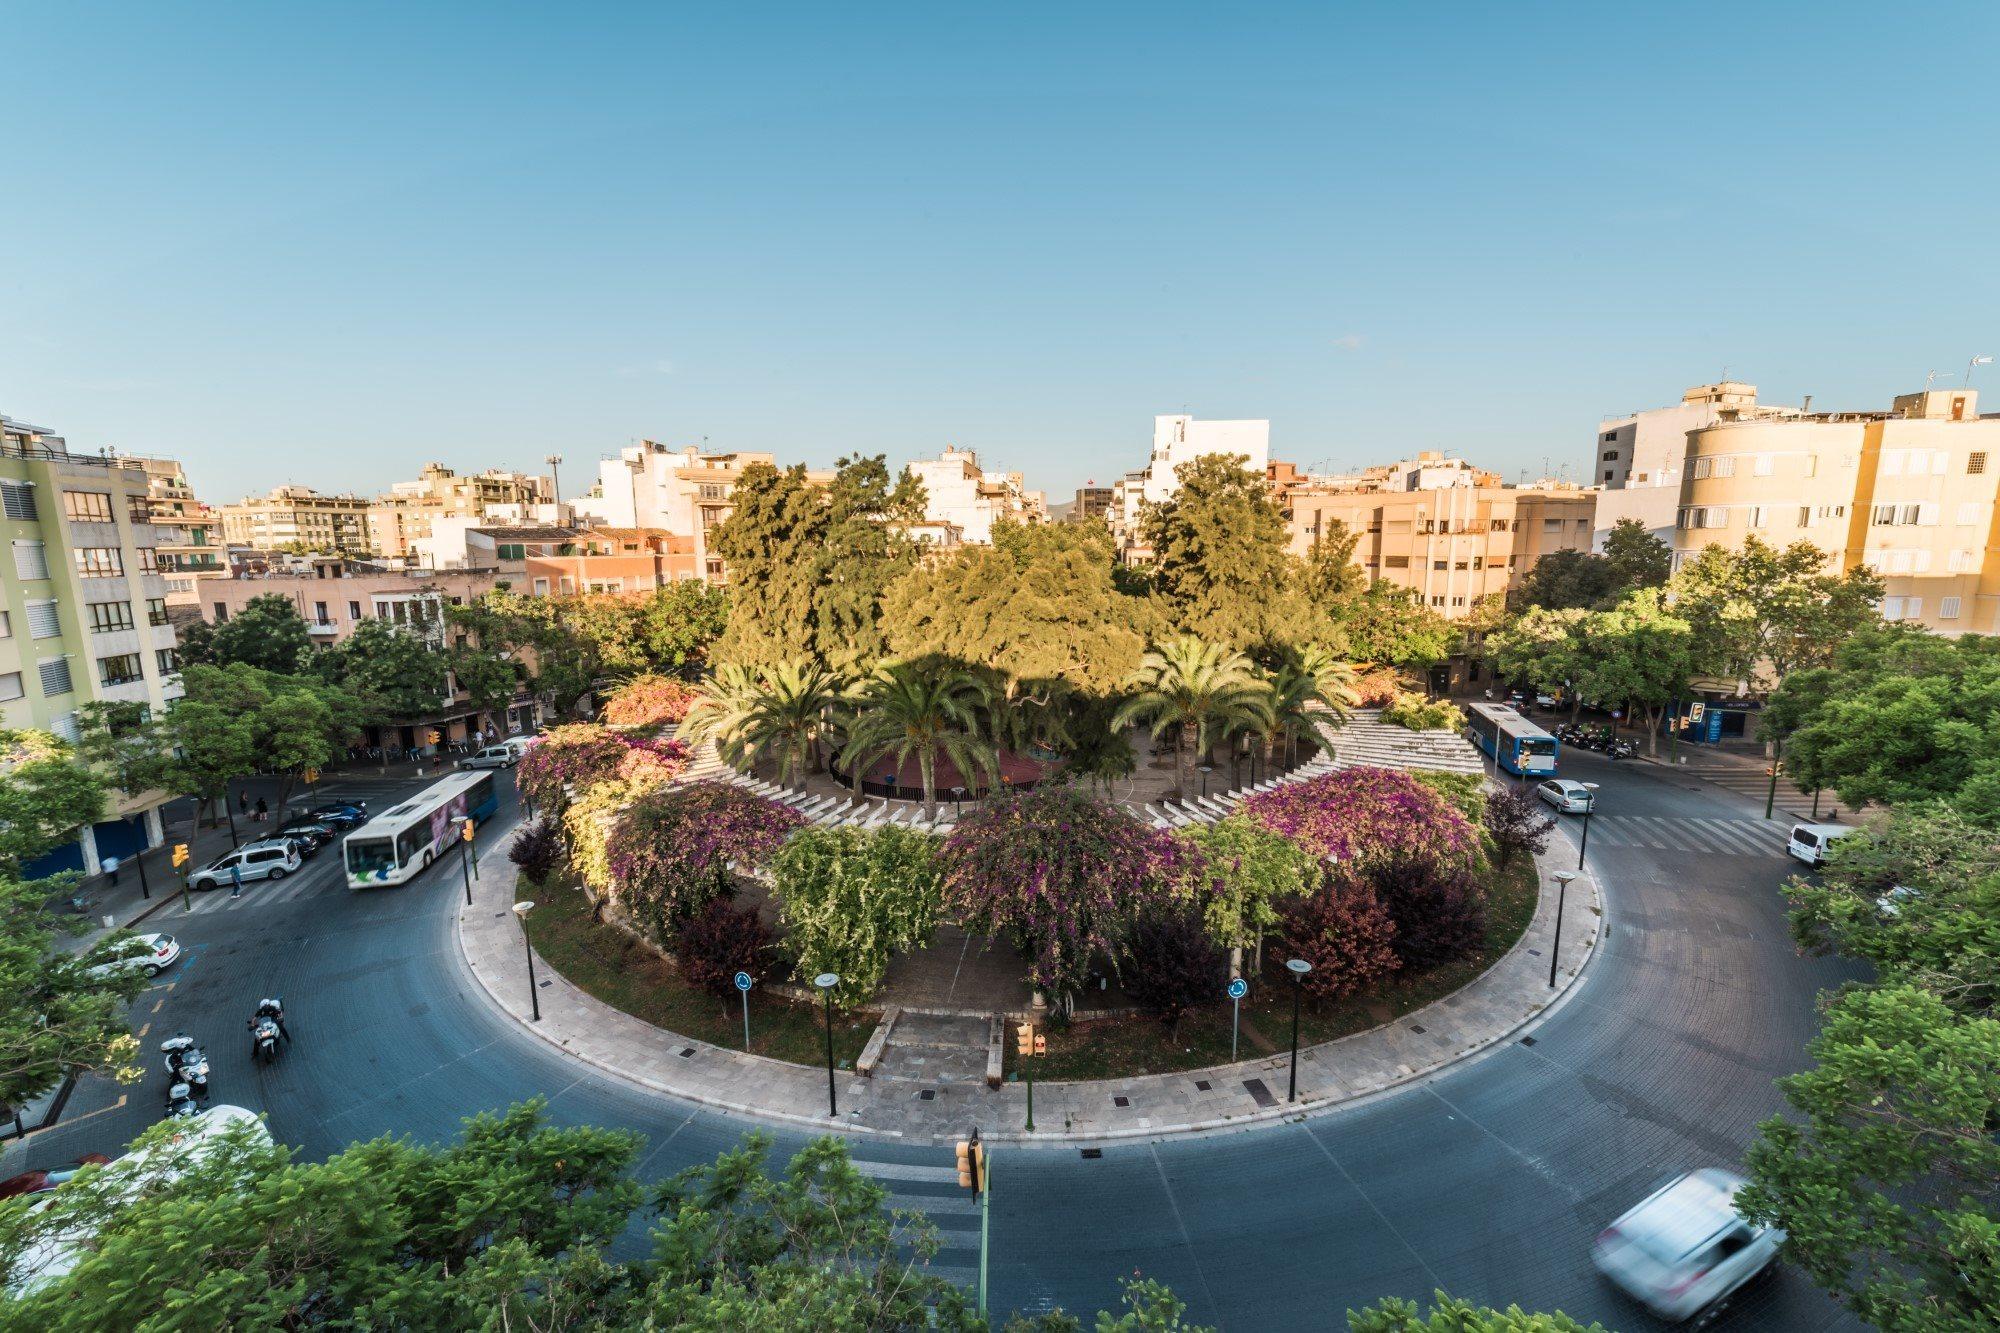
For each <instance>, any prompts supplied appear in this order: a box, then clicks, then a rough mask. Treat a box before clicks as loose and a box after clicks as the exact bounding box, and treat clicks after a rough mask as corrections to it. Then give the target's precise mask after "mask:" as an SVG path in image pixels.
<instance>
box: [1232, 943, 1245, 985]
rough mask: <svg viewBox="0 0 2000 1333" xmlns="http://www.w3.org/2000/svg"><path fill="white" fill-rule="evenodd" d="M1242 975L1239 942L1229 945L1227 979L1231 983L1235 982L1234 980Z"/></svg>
mask: <svg viewBox="0 0 2000 1333" xmlns="http://www.w3.org/2000/svg"><path fill="white" fill-rule="evenodd" d="M1242 975H1243V945H1242V944H1241V943H1240V942H1239V943H1236V944H1233V945H1231V946H1230V948H1229V979H1230V980H1231V981H1234V980H1236V978H1238V977H1240V976H1242Z"/></svg>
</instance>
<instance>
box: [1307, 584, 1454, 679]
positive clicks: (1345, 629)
mask: <svg viewBox="0 0 2000 1333" xmlns="http://www.w3.org/2000/svg"><path fill="white" fill-rule="evenodd" d="M1330 613H1331V615H1332V616H1333V620H1334V625H1335V631H1336V634H1337V635H1338V638H1339V641H1341V642H1344V643H1345V644H1346V645H1347V653H1348V655H1349V656H1350V657H1351V658H1353V659H1354V660H1355V661H1357V662H1373V663H1387V664H1389V665H1391V666H1399V667H1410V668H1415V669H1422V668H1425V667H1432V666H1436V665H1437V664H1438V663H1440V662H1442V661H1444V660H1445V659H1446V658H1447V657H1450V656H1451V653H1452V649H1453V648H1454V647H1456V646H1457V645H1458V642H1459V639H1460V637H1461V635H1460V631H1459V630H1458V628H1457V627H1456V626H1454V625H1453V624H1452V623H1451V622H1450V621H1449V620H1446V619H1445V618H1444V616H1443V615H1442V614H1440V613H1439V612H1437V611H1436V610H1434V609H1432V608H1431V607H1428V606H1425V605H1424V603H1423V597H1422V594H1420V593H1418V592H1417V591H1416V590H1415V589H1414V588H1405V587H1402V586H1400V585H1398V584H1394V583H1390V582H1388V581H1387V580H1386V579H1378V580H1377V581H1376V582H1374V583H1373V584H1370V585H1369V586H1368V588H1367V589H1366V590H1365V591H1363V592H1362V594H1361V595H1360V596H1358V597H1350V598H1347V599H1345V600H1343V601H1340V602H1337V603H1335V604H1334V605H1333V607H1332V608H1331V612H1330Z"/></svg>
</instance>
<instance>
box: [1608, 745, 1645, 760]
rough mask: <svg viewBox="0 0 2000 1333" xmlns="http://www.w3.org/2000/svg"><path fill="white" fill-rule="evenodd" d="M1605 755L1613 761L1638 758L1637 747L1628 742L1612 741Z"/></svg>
mask: <svg viewBox="0 0 2000 1333" xmlns="http://www.w3.org/2000/svg"><path fill="white" fill-rule="evenodd" d="M1607 753H1609V754H1610V756H1611V757H1612V758H1613V759H1634V758H1637V757H1638V754H1639V747H1638V746H1636V745H1634V744H1632V742H1630V741H1613V742H1612V743H1611V749H1610V750H1609V751H1608V752H1607Z"/></svg>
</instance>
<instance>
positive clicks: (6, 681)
mask: <svg viewBox="0 0 2000 1333" xmlns="http://www.w3.org/2000/svg"><path fill="white" fill-rule="evenodd" d="M27 693H28V690H27V687H26V686H25V685H23V684H22V683H21V673H20V672H18V671H0V703H7V702H9V701H11V700H14V699H19V698H22V697H23V696H25V695H26V694H27Z"/></svg>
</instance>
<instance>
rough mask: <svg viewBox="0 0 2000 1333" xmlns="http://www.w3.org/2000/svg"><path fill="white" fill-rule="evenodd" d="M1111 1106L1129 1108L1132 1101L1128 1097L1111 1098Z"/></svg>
mask: <svg viewBox="0 0 2000 1333" xmlns="http://www.w3.org/2000/svg"><path fill="white" fill-rule="evenodd" d="M1111 1104H1112V1105H1113V1106H1130V1105H1131V1104H1132V1099H1131V1098H1130V1097H1113V1098H1112V1099H1111Z"/></svg>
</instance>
